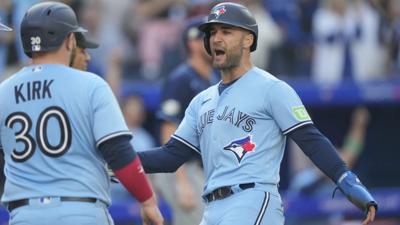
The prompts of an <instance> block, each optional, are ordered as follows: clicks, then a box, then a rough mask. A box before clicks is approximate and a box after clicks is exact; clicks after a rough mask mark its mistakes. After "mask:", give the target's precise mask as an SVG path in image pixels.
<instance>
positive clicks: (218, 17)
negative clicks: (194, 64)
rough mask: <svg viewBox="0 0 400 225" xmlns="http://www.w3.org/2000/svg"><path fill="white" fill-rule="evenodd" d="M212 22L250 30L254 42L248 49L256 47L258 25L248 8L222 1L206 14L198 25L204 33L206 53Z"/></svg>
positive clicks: (209, 52)
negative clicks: (204, 19) (204, 20)
mask: <svg viewBox="0 0 400 225" xmlns="http://www.w3.org/2000/svg"><path fill="white" fill-rule="evenodd" d="M212 24H226V25H230V26H234V27H239V28H242V29H245V30H248V31H250V32H251V33H252V34H253V35H254V42H253V44H252V45H251V46H250V51H254V50H256V49H257V37H258V26H257V22H256V20H255V18H254V16H253V14H252V13H251V12H250V10H249V9H248V8H246V7H245V6H243V5H241V4H237V3H233V2H222V3H219V4H217V5H215V6H214V7H213V8H212V9H211V11H210V13H209V14H208V18H207V22H205V23H203V24H201V25H200V27H199V28H200V30H201V31H203V32H204V33H205V37H204V47H205V48H206V50H207V52H208V54H211V49H210V28H211V25H212Z"/></svg>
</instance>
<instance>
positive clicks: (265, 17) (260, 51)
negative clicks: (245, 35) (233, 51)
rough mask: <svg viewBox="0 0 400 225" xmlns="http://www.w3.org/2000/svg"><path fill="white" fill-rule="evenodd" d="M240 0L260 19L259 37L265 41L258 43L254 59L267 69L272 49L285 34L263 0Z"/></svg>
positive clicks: (257, 63) (262, 67) (258, 65)
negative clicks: (262, 2)
mask: <svg viewBox="0 0 400 225" xmlns="http://www.w3.org/2000/svg"><path fill="white" fill-rule="evenodd" d="M238 2H239V3H241V4H244V5H246V6H247V7H248V8H249V9H250V10H251V11H252V12H253V15H254V17H255V19H256V20H257V21H258V27H259V29H258V37H259V38H260V39H261V40H263V41H261V42H260V43H258V45H257V50H256V51H254V52H253V53H252V55H253V57H252V60H253V63H254V65H255V66H257V67H260V68H261V69H263V70H267V67H268V65H269V63H270V60H269V59H270V53H271V50H272V49H273V48H276V47H277V46H278V45H280V44H281V42H282V38H283V36H282V32H281V30H280V27H279V26H278V25H277V24H276V22H275V21H274V20H273V19H272V17H271V15H270V14H269V12H268V11H266V9H265V8H264V6H263V5H262V4H261V0H240V1H238Z"/></svg>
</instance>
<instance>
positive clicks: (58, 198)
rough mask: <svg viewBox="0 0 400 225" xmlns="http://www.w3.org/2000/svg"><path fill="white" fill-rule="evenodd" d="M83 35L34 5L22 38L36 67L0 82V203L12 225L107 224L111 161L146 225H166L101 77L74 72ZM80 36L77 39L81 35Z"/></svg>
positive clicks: (64, 9)
mask: <svg viewBox="0 0 400 225" xmlns="http://www.w3.org/2000/svg"><path fill="white" fill-rule="evenodd" d="M82 32H86V30H85V29H83V28H81V27H80V26H79V25H78V22H77V19H76V15H75V13H74V11H73V10H72V9H71V8H70V7H69V6H67V5H65V4H63V3H58V2H43V3H39V4H36V5H34V6H32V7H31V8H30V9H29V10H28V11H27V12H26V14H25V16H24V18H23V20H22V23H21V39H22V43H23V48H24V51H25V53H26V54H27V55H28V56H29V57H31V58H32V65H30V66H27V67H24V68H22V69H21V70H20V71H19V72H17V73H16V74H14V75H13V76H12V77H10V78H9V79H7V80H6V81H4V82H3V83H1V84H0V108H1V109H2V110H1V111H0V136H1V139H0V140H1V141H0V148H1V150H2V151H3V152H4V159H5V175H6V183H5V190H4V194H3V196H2V203H3V204H4V205H5V206H6V207H7V209H8V211H9V213H10V221H9V223H10V224H11V225H13V224H31V225H36V224H37V225H39V224H40V225H44V224H46V225H50V224H51V225H54V224H60V225H62V224H66V225H67V224H69V225H70V224H82V223H84V224H88V225H89V224H93V225H99V224H100V225H101V224H103V225H110V224H113V221H112V219H111V217H110V214H109V213H108V210H107V207H108V206H109V205H110V203H111V200H110V197H109V187H110V181H109V180H110V177H109V176H108V173H107V168H106V166H105V164H106V162H107V163H108V164H109V165H110V167H111V168H112V169H113V171H114V172H115V174H116V176H117V177H118V178H119V180H120V181H121V182H122V183H123V184H124V186H125V187H126V188H127V189H128V190H129V191H130V192H131V194H132V195H133V196H135V197H136V198H137V199H138V200H139V201H140V202H141V205H142V207H141V214H142V218H143V222H144V224H146V225H150V224H157V225H161V224H163V218H162V216H161V213H160V211H159V209H158V207H157V202H156V200H155V197H154V194H153V191H152V188H151V186H150V184H149V183H148V180H147V178H146V176H145V174H144V173H143V168H142V166H141V163H140V160H139V158H138V157H137V156H136V154H135V152H134V151H133V149H132V147H131V145H130V144H129V140H130V139H131V132H130V131H129V130H128V128H127V126H126V124H125V122H124V119H123V117H122V113H121V111H120V108H119V105H118V103H117V101H116V99H115V97H114V95H113V94H112V91H111V89H110V87H109V85H108V84H107V83H106V82H105V81H104V80H102V79H101V78H100V77H99V76H97V75H95V74H91V73H88V72H83V71H80V70H76V69H73V68H70V67H69V66H70V65H71V62H72V61H73V57H74V55H75V54H74V51H76V37H75V36H76V34H77V33H82ZM78 35H79V34H78Z"/></svg>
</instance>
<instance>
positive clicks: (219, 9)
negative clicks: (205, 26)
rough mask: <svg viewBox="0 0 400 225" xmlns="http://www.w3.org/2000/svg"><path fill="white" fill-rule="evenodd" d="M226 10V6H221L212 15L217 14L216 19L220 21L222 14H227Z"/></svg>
mask: <svg viewBox="0 0 400 225" xmlns="http://www.w3.org/2000/svg"><path fill="white" fill-rule="evenodd" d="M225 12H226V9H225V6H224V5H223V6H220V7H217V8H216V9H215V10H214V11H213V12H212V13H211V14H215V19H218V17H219V16H221V15H222V14H225Z"/></svg>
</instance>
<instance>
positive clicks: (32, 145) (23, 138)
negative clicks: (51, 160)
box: [5, 106, 71, 162]
mask: <svg viewBox="0 0 400 225" xmlns="http://www.w3.org/2000/svg"><path fill="white" fill-rule="evenodd" d="M51 118H54V119H56V120H57V122H58V125H59V127H60V138H59V142H58V144H56V145H52V144H51V143H50V142H49V139H48V130H47V128H48V122H49V120H50V119H51ZM5 122H6V126H7V127H9V128H14V127H16V128H19V131H18V132H16V133H15V140H16V142H21V143H23V145H24V149H23V150H22V151H21V150H20V151H17V150H16V149H13V151H12V153H11V158H12V159H13V160H14V161H16V162H24V161H26V160H28V159H29V158H30V157H31V156H32V155H33V153H34V152H35V149H36V144H37V145H38V147H39V149H40V150H41V151H42V152H43V153H44V154H45V155H47V156H50V157H59V156H62V155H63V154H65V153H66V152H67V151H68V149H69V147H70V146H71V125H70V122H69V119H68V116H67V114H66V113H65V111H64V110H63V109H62V108H60V107H57V106H51V107H48V108H46V109H45V110H43V111H42V112H41V113H40V115H39V118H38V120H37V123H36V138H34V137H32V136H31V135H30V134H29V132H30V130H31V128H32V119H31V118H30V117H29V115H28V114H26V113H24V112H14V113H12V114H10V115H9V116H8V117H7V119H6V121H5ZM16 124H20V125H19V126H18V125H16Z"/></svg>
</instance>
